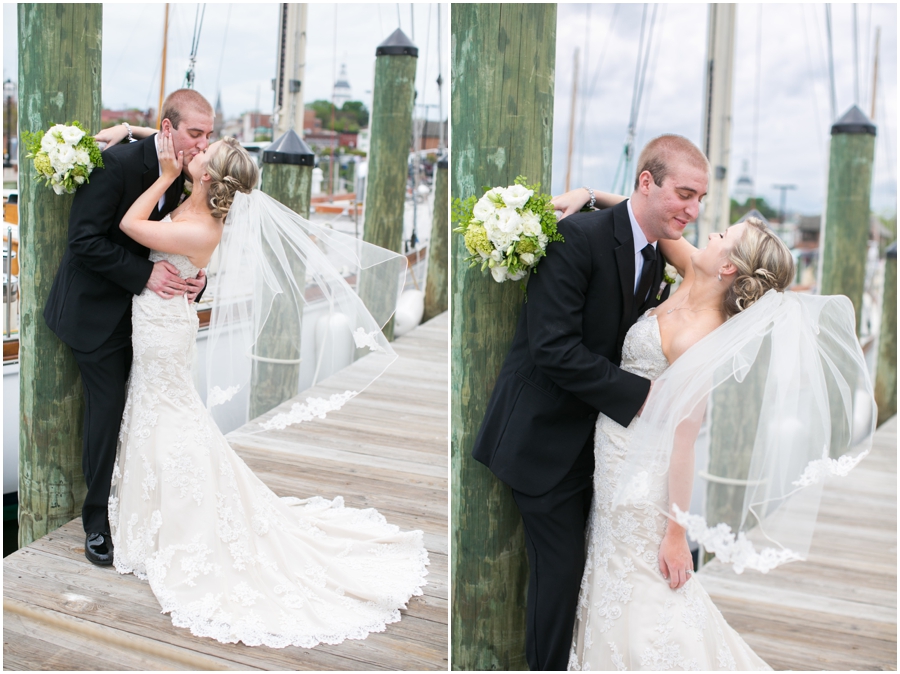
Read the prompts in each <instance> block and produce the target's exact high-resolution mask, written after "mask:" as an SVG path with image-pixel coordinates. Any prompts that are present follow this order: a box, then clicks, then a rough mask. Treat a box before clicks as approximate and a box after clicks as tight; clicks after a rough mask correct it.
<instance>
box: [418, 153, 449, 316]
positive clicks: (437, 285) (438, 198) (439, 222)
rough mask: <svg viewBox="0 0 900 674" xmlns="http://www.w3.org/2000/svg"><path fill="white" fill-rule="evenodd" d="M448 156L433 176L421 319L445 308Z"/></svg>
mask: <svg viewBox="0 0 900 674" xmlns="http://www.w3.org/2000/svg"><path fill="white" fill-rule="evenodd" d="M447 164H448V162H447V159H446V158H444V159H441V160H440V161H439V162H438V165H437V171H436V172H435V176H434V214H433V216H432V222H431V241H430V242H429V243H428V278H427V280H426V281H425V315H424V317H423V318H422V320H423V321H427V320H428V319H429V318H434V317H435V316H437V315H438V314H442V313H444V312H445V311H447V243H448V240H449V237H450V227H449V223H448V222H447V211H448V206H449V202H448V194H447Z"/></svg>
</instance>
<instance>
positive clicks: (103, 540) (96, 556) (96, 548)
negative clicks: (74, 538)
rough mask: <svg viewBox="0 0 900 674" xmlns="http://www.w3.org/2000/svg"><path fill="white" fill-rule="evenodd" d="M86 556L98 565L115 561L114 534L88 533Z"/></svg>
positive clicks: (85, 543) (85, 547)
mask: <svg viewBox="0 0 900 674" xmlns="http://www.w3.org/2000/svg"><path fill="white" fill-rule="evenodd" d="M84 556H85V557H87V558H88V560H89V561H90V562H92V563H94V564H96V565H97V566H109V565H111V564H112V563H113V544H112V536H110V535H109V534H99V533H93V534H88V535H87V538H86V539H85V541H84Z"/></svg>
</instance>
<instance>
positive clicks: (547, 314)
mask: <svg viewBox="0 0 900 674" xmlns="http://www.w3.org/2000/svg"><path fill="white" fill-rule="evenodd" d="M708 171H709V164H708V162H707V160H706V157H704V156H703V153H702V152H700V150H699V149H697V147H696V146H694V145H693V143H691V142H690V141H688V140H687V139H686V138H683V137H681V136H675V135H665V136H660V137H659V138H655V139H654V140H652V141H650V142H649V143H648V144H647V146H646V147H645V148H644V150H643V152H641V155H640V157H639V159H638V171H637V179H636V180H635V188H634V192H633V193H632V195H631V198H630V200H628V201H624V202H622V203H621V204H619V205H617V206H615V207H613V208H610V209H607V210H602V211H592V212H589V213H577V214H575V215H572V216H570V217H567V218H565V219H564V220H561V221H560V222H559V232H560V233H561V234H562V235H563V236H564V237H565V243H557V244H552V245H551V246H550V247H549V249H548V252H547V257H546V258H545V259H544V260H543V261H541V264H540V267H539V269H538V270H537V272H536V273H534V274H532V275H531V278H530V280H529V282H528V301H527V302H526V303H525V304H524V305H523V307H522V313H521V316H520V318H519V324H518V327H517V328H516V334H515V337H514V338H513V342H512V346H511V348H510V351H509V354H508V355H507V357H506V361H505V362H504V364H503V367H502V369H501V370H500V375H499V376H498V378H497V383H496V385H495V387H494V392H493V395H492V396H491V400H490V402H489V403H488V407H487V412H486V414H485V418H484V423H483V424H482V426H481V430H480V432H479V434H478V437H477V438H476V440H475V446H474V449H473V452H472V455H473V456H474V457H475V459H477V460H478V461H480V462H482V463H484V464H485V465H486V466H488V467H489V468H490V469H491V471H492V472H493V473H494V475H496V476H497V477H498V478H500V479H501V480H502V481H503V482H505V483H506V484H508V485H509V486H510V487H511V488H512V494H513V498H514V499H515V502H516V505H517V506H518V508H519V512H520V513H521V515H522V522H523V524H524V529H525V545H526V548H527V552H528V562H529V567H530V576H529V581H528V609H527V626H526V630H527V631H526V646H525V648H526V658H527V660H528V666H529V667H530V668H531V669H532V670H564V669H566V665H567V663H568V658H569V648H570V646H571V643H572V630H573V627H574V621H575V609H576V604H577V601H578V591H579V586H580V583H581V576H582V573H583V571H584V563H585V550H584V535H585V524H586V521H587V517H588V514H589V511H590V505H591V496H592V493H593V489H592V475H593V471H594V425H595V423H596V421H597V415H598V413H603V414H605V415H606V416H608V417H610V418H611V419H613V420H614V421H616V422H617V423H619V424H621V425H622V426H627V425H628V424H629V423H630V422H631V420H632V419H633V418H634V417H635V415H636V414H637V413H638V411H639V410H640V409H641V408H642V407H643V405H644V401H645V400H646V398H647V395H648V393H649V392H650V385H651V384H650V381H649V380H647V379H643V378H642V377H639V376H637V375H634V374H631V373H629V372H625V371H623V370H621V369H619V367H618V364H619V362H620V360H621V356H622V344H623V342H624V340H625V333H626V332H628V329H629V328H630V327H631V326H632V325H633V324H634V323H635V322H636V321H637V319H638V317H639V316H640V315H641V314H642V313H643V312H645V311H646V310H647V309H650V308H651V307H655V306H657V305H659V304H660V303H661V302H662V301H664V300H665V299H666V298H667V297H668V293H669V286H668V285H665V287H661V286H663V285H664V284H663V268H664V265H665V261H664V260H663V259H662V258H661V256H660V255H659V253H658V252H657V250H656V242H657V241H658V240H659V239H673V240H675V239H679V238H680V237H681V235H682V232H683V231H684V228H685V226H686V225H687V224H688V223H689V222H692V221H693V220H696V218H697V216H698V214H699V207H700V200H701V199H702V198H703V196H704V195H705V194H706V189H707V182H708ZM582 194H584V195H585V197H587V194H588V190H585V191H584V192H583V193H582ZM586 200H587V199H586V198H585V201H586ZM555 203H557V200H555ZM557 205H560V204H559V203H557ZM579 206H580V203H579ZM595 638H600V635H595Z"/></svg>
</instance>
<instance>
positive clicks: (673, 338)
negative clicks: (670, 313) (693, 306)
mask: <svg viewBox="0 0 900 674" xmlns="http://www.w3.org/2000/svg"><path fill="white" fill-rule="evenodd" d="M679 318H681V317H679ZM691 319H692V320H683V319H682V320H678V321H677V322H676V321H671V322H666V323H665V324H663V325H661V326H660V341H661V342H662V347H663V354H664V355H665V356H666V360H667V361H669V364H672V363H674V362H675V361H676V360H678V359H679V358H680V357H681V356H682V354H684V352H685V351H687V350H688V349H690V348H691V347H692V346H694V344H696V343H697V342H699V341H700V340H701V339H703V338H704V337H706V336H707V335H708V334H709V333H711V332H712V331H713V330H715V329H716V328H718V327H719V326H720V325H722V317H721V316H720V315H718V314H716V313H713V312H710V313H708V314H707V315H705V316H704V315H702V313H701V314H698V315H695V316H692V317H691Z"/></svg>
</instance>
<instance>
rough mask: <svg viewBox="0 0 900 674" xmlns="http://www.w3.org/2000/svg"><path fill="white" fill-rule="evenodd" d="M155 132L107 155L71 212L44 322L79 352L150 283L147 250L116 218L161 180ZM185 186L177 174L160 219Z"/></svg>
mask: <svg viewBox="0 0 900 674" xmlns="http://www.w3.org/2000/svg"><path fill="white" fill-rule="evenodd" d="M155 139H156V136H151V137H149V138H145V139H143V140H141V141H138V142H137V143H128V144H125V145H116V146H115V147H111V148H109V149H108V150H106V151H104V152H103V163H104V168H102V169H101V168H97V169H94V171H93V172H92V173H91V179H90V183H88V184H86V185H82V186H81V187H79V188H78V190H77V191H76V192H75V201H74V202H73V203H72V210H71V212H70V214H69V245H68V247H67V248H66V252H65V254H64V255H63V258H62V262H61V263H60V265H59V271H58V272H57V273H56V278H55V279H54V281H53V286H52V287H51V289H50V295H49V296H48V298H47V304H46V305H45V307H44V320H45V321H46V322H47V326H48V327H49V328H50V329H51V330H52V331H53V332H55V333H56V335H57V336H58V337H59V338H60V339H61V340H62V341H63V342H65V343H66V344H68V345H69V346H71V347H72V348H73V349H75V350H77V351H85V352H90V351H93V350H94V349H96V348H98V347H99V346H100V345H101V344H103V342H105V341H106V340H107V339H108V338H109V336H110V335H111V334H112V331H113V329H114V328H115V327H116V326H117V325H118V324H119V321H121V320H122V317H123V316H124V314H125V312H126V311H131V298H132V296H134V295H139V294H140V293H141V291H142V290H143V289H144V287H145V286H146V285H147V280H148V279H149V278H150V273H151V272H152V271H153V263H152V262H150V261H149V260H148V259H147V258H148V257H149V255H150V249H149V248H146V247H145V246H142V245H141V244H139V243H137V242H136V241H134V240H133V239H130V238H129V237H127V236H126V235H125V234H124V233H123V232H122V230H121V229H119V223H120V222H121V221H122V217H123V216H124V215H125V212H126V211H127V210H128V209H129V208H130V207H131V205H132V204H133V203H134V202H135V201H136V200H137V198H138V197H139V196H140V195H141V193H142V192H144V191H145V190H146V189H147V188H148V187H150V185H152V184H153V183H154V182H155V181H156V179H157V178H159V159H158V158H157V155H156V145H155V142H156V140H155ZM183 189H184V177H183V176H181V175H179V176H178V178H177V179H176V180H175V181H174V182H173V183H172V185H171V186H170V187H169V189H168V190H167V191H166V200H165V204H164V206H163V210H162V211H160V210H159V208H158V207H157V208H154V209H153V212H152V213H151V214H150V220H160V219H162V218H163V217H165V216H166V215H167V214H168V213H170V212H171V211H172V210H174V208H175V207H176V206H177V205H178V200H179V197H180V195H181V193H182V190H183Z"/></svg>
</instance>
